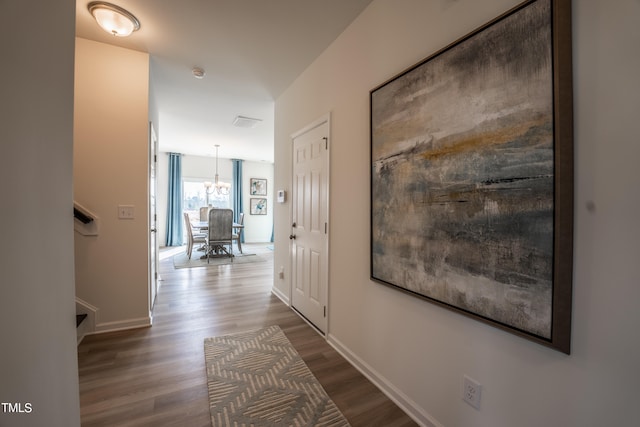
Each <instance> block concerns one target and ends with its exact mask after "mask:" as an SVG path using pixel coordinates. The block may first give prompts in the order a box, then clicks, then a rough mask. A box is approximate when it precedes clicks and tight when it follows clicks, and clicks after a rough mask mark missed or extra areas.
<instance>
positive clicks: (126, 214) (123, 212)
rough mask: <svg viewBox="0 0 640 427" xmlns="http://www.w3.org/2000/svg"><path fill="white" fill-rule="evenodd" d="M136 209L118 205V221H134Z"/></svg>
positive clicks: (130, 206)
mask: <svg viewBox="0 0 640 427" xmlns="http://www.w3.org/2000/svg"><path fill="white" fill-rule="evenodd" d="M135 217H136V208H135V206H133V205H118V219H134V218H135Z"/></svg>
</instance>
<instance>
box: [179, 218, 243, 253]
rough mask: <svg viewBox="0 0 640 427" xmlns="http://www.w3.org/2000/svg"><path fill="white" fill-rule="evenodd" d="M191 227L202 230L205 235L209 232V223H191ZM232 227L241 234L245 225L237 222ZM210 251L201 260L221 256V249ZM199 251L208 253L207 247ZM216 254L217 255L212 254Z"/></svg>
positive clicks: (215, 248) (214, 248) (210, 249)
mask: <svg viewBox="0 0 640 427" xmlns="http://www.w3.org/2000/svg"><path fill="white" fill-rule="evenodd" d="M191 226H192V227H193V228H194V229H196V230H200V231H201V232H203V233H206V232H207V231H208V230H209V221H191ZM231 227H232V228H233V229H234V230H236V231H237V232H240V230H242V229H243V228H244V224H238V223H237V222H234V223H233V224H232V225H231ZM208 249H209V251H208V252H209V253H208V255H207V254H204V255H202V256H201V257H200V258H201V259H205V258H207V256H212V255H213V256H214V257H215V256H219V255H220V249H221V248H220V247H213V248H208ZM198 250H199V251H207V245H206V244H205V245H203V246H202V247H200V248H198ZM212 252H215V253H212ZM224 252H226V250H224Z"/></svg>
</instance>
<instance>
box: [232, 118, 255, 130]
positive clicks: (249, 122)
mask: <svg viewBox="0 0 640 427" xmlns="http://www.w3.org/2000/svg"><path fill="white" fill-rule="evenodd" d="M261 121H262V120H260V119H252V118H251V117H244V116H237V117H236V118H235V119H233V125H234V126H237V127H239V128H249V129H250V128H254V127H256V126H257V125H258V123H260V122H261Z"/></svg>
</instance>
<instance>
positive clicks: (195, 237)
mask: <svg viewBox="0 0 640 427" xmlns="http://www.w3.org/2000/svg"><path fill="white" fill-rule="evenodd" d="M184 225H185V228H186V229H187V256H188V257H189V259H191V253H192V252H193V245H195V244H196V243H203V244H206V243H207V235H206V234H201V233H194V232H193V227H191V221H190V220H189V214H188V213H186V212H185V213H184Z"/></svg>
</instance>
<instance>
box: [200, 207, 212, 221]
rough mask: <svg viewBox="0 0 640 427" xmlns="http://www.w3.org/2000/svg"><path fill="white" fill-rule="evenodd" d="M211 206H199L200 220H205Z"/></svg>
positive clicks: (207, 217)
mask: <svg viewBox="0 0 640 427" xmlns="http://www.w3.org/2000/svg"><path fill="white" fill-rule="evenodd" d="M210 209H211V207H207V206H203V207H201V208H200V221H207V220H208V219H209V210H210Z"/></svg>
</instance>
